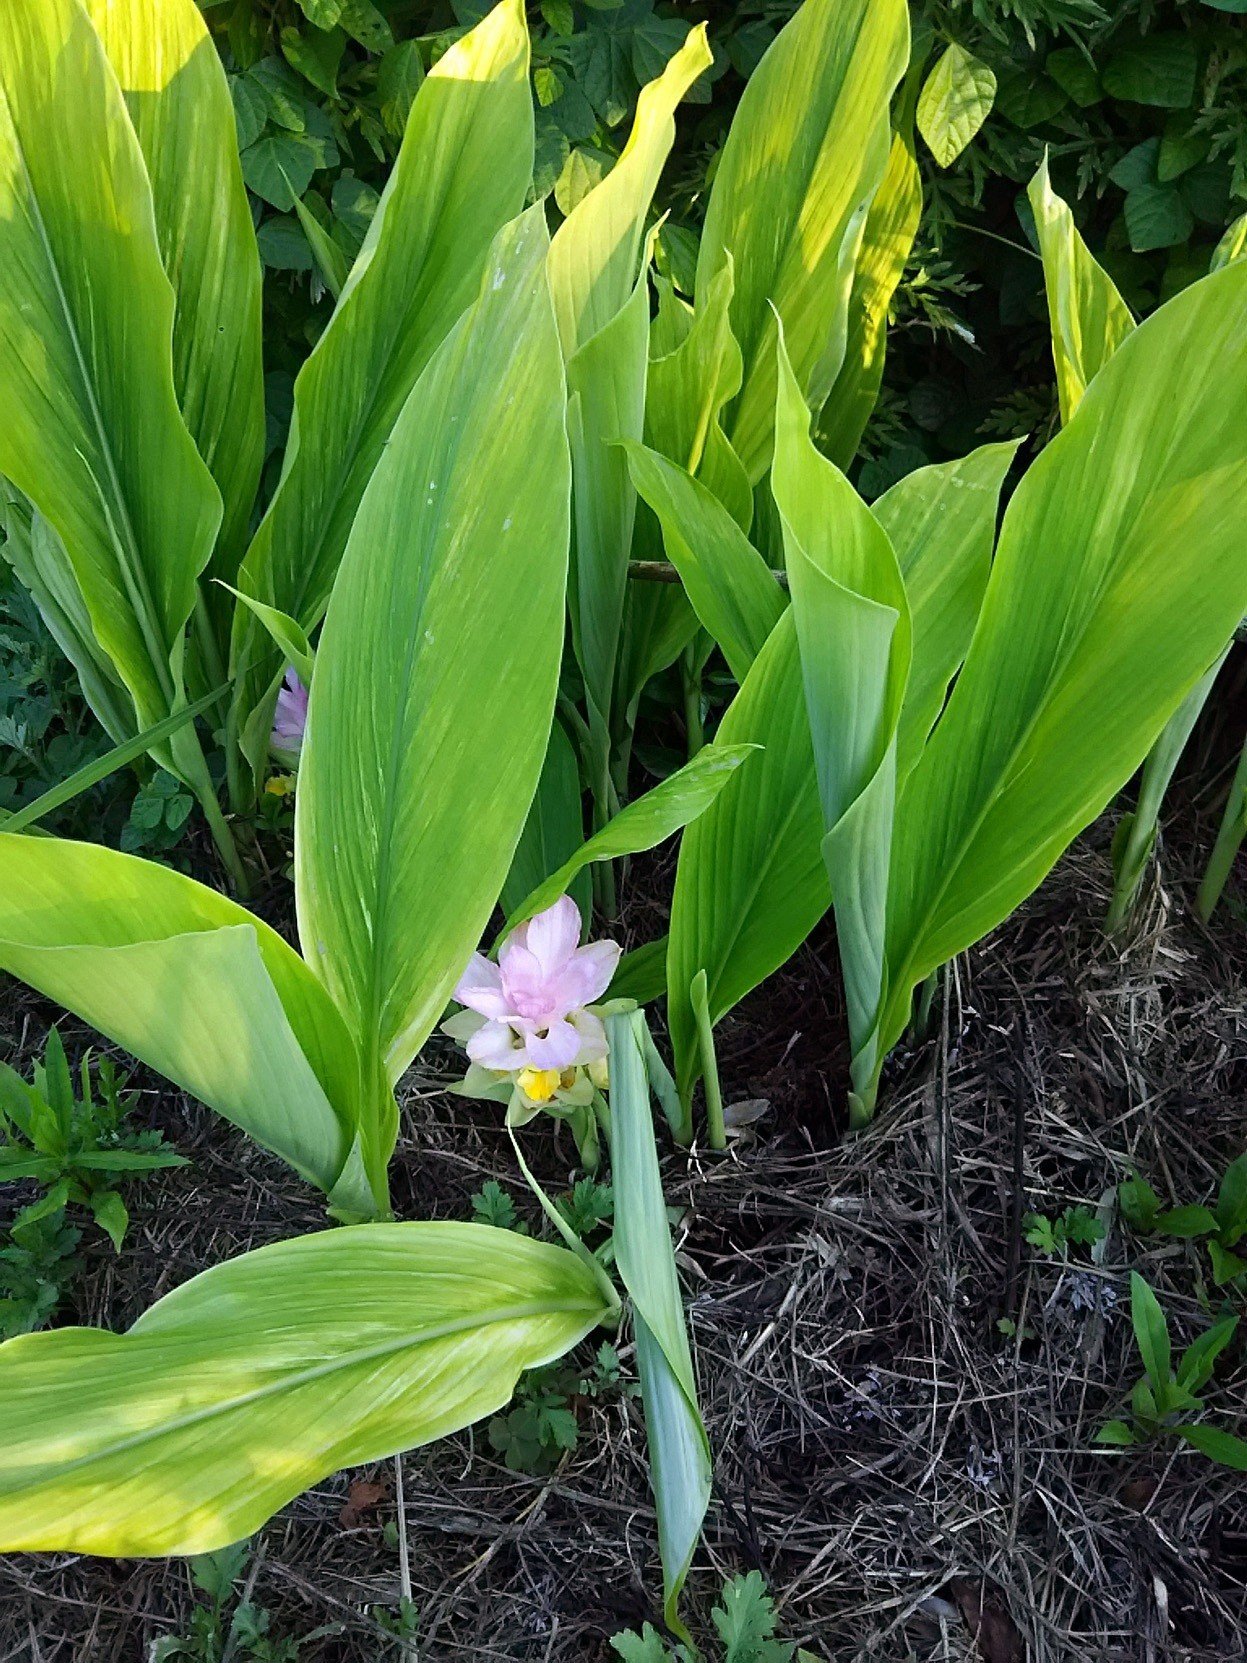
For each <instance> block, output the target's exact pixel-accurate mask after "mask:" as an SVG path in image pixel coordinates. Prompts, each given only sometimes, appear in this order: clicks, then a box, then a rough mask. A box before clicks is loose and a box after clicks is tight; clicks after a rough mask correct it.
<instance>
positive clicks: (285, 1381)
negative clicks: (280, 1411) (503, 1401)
mask: <svg viewBox="0 0 1247 1663" xmlns="http://www.w3.org/2000/svg"><path fill="white" fill-rule="evenodd" d="M153 1308H154V1307H153ZM600 1308H601V1307H600V1302H599V1303H598V1304H594V1303H592V1302H589V1301H584V1300H573V1299H567V1300H551V1301H549V1302H547V1303H543V1304H540V1305H535V1304H526V1305H509V1306H502V1307H500V1308H498V1309H496V1310H493V1311H490V1312H488V1313H486V1314H481V1315H479V1316H472V1317H460V1318H455V1319H452V1320H450V1321H447V1322H442V1323H435V1324H433V1325H432V1326H431V1327H429V1328H427V1329H424V1330H422V1331H421V1332H420V1333H419V1334H417V1335H414V1336H413V1335H411V1334H405V1335H403V1336H402V1337H401V1338H398V1339H394V1340H388V1341H386V1342H384V1343H383V1344H380V1345H375V1346H369V1347H366V1348H365V1349H363V1350H361V1351H356V1352H352V1353H351V1355H350V1356H349V1357H345V1358H344V1357H335V1358H332V1359H331V1360H330V1361H329V1362H326V1363H320V1364H316V1365H314V1366H313V1367H311V1368H304V1369H300V1370H297V1371H296V1372H295V1373H293V1374H290V1375H285V1376H283V1377H282V1378H281V1379H280V1380H275V1381H273V1382H271V1383H270V1384H269V1385H266V1386H258V1387H256V1388H255V1389H254V1390H253V1391H250V1392H243V1393H241V1394H240V1395H238V1396H235V1397H230V1398H228V1399H226V1400H225V1401H223V1402H220V1403H214V1404H210V1405H208V1406H207V1407H205V1408H203V1409H197V1410H195V1411H193V1412H192V1413H190V1414H186V1415H180V1416H178V1417H177V1418H175V1419H173V1420H168V1421H162V1422H161V1423H160V1424H159V1425H158V1426H153V1427H148V1428H146V1429H145V1430H143V1431H141V1432H136V1433H134V1434H132V1435H131V1436H130V1437H128V1438H121V1439H118V1440H117V1441H115V1442H113V1443H110V1444H109V1445H108V1446H107V1447H106V1448H104V1449H101V1450H93V1451H92V1452H91V1453H90V1454H87V1455H81V1456H78V1457H77V1458H76V1459H75V1460H72V1461H66V1462H62V1463H61V1464H59V1465H57V1466H56V1467H55V1468H54V1469H53V1472H54V1475H55V1478H56V1479H57V1480H59V1479H61V1478H63V1477H64V1476H65V1475H67V1474H69V1473H72V1472H77V1471H80V1470H81V1469H83V1468H84V1467H89V1466H92V1465H94V1464H96V1463H98V1462H101V1461H107V1460H110V1459H112V1458H113V1457H115V1456H117V1455H120V1454H124V1453H125V1452H126V1451H127V1450H130V1449H137V1448H141V1447H142V1446H143V1445H145V1444H149V1443H152V1442H153V1441H156V1440H159V1439H162V1438H169V1437H174V1436H176V1435H177V1434H178V1433H179V1432H183V1431H185V1430H187V1429H189V1428H190V1427H193V1426H199V1425H203V1424H204V1423H206V1422H209V1421H212V1420H216V1419H219V1418H220V1417H221V1416H222V1415H230V1414H235V1413H238V1412H240V1411H241V1410H243V1409H245V1408H247V1407H249V1406H250V1405H252V1404H255V1403H261V1402H263V1401H264V1400H265V1399H267V1398H271V1397H278V1396H281V1395H283V1394H284V1393H286V1392H293V1391H298V1390H300V1389H301V1388H302V1387H304V1386H307V1385H310V1384H312V1383H313V1382H314V1381H316V1380H321V1379H324V1378H326V1377H327V1376H330V1375H333V1374H335V1373H338V1372H340V1371H343V1370H347V1369H354V1368H359V1367H362V1366H363V1365H365V1364H367V1363H371V1362H375V1361H378V1360H381V1359H383V1358H386V1357H391V1356H394V1355H395V1354H397V1353H398V1352H401V1351H404V1350H407V1349H415V1348H417V1347H419V1346H422V1345H425V1344H432V1343H433V1342H435V1341H437V1340H441V1339H448V1338H450V1337H452V1336H453V1335H455V1334H462V1333H467V1332H469V1331H471V1330H474V1329H477V1328H487V1327H489V1326H491V1325H493V1324H495V1323H505V1322H514V1321H520V1320H523V1319H524V1318H526V1317H532V1318H536V1317H544V1316H558V1315H560V1314H564V1313H566V1314H568V1315H571V1314H574V1313H579V1314H582V1315H584V1316H586V1317H587V1316H591V1315H592V1314H593V1312H594V1311H595V1310H598V1309H600ZM140 1322H141V1319H140ZM136 1330H137V1331H136ZM170 1332H172V1333H173V1334H174V1335H176V1333H177V1330H176V1328H175V1329H173V1330H172V1331H170V1330H168V1329H164V1328H161V1327H159V1326H156V1327H155V1328H152V1329H142V1328H139V1325H138V1324H136V1327H135V1329H132V1330H131V1332H130V1334H128V1335H122V1336H119V1338H120V1339H121V1341H122V1343H124V1342H125V1341H126V1340H128V1339H130V1338H136V1339H146V1338H148V1337H155V1338H157V1339H164V1338H167V1337H168V1336H169V1335H170ZM47 1482H48V1479H47V1478H44V1477H35V1478H32V1479H31V1480H30V1481H28V1482H27V1483H25V1484H20V1485H18V1486H16V1487H15V1488H13V1489H11V1490H7V1491H0V1495H6V1496H8V1497H12V1496H15V1495H19V1494H21V1492H22V1490H23V1489H28V1488H30V1487H31V1485H32V1484H35V1483H39V1484H46V1483H47Z"/></svg>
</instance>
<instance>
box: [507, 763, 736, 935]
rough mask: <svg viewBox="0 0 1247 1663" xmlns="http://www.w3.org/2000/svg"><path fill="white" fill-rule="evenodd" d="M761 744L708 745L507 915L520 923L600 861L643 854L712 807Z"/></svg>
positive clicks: (510, 926)
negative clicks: (734, 775)
mask: <svg viewBox="0 0 1247 1663" xmlns="http://www.w3.org/2000/svg"><path fill="white" fill-rule="evenodd" d="M755 749H756V747H755V746H752V745H722V744H714V745H705V746H703V747H702V749H701V750H700V751H698V753H697V755H696V756H695V757H694V758H693V760H692V761H691V762H688V763H686V764H685V765H684V767H683V768H679V769H677V770H676V772H675V773H674V774H671V775H670V776H669V777H668V778H667V779H665V780H663V781H662V783H661V784H659V785H656V786H655V787H654V788H653V790H652V791H647V792H646V793H645V795H644V796H643V797H638V798H637V799H636V800H635V801H634V802H631V803H629V804H628V805H627V807H626V808H622V809H621V810H620V811H619V813H618V814H617V815H615V817H614V819H613V820H609V821H607V823H606V825H604V826H603V827H602V829H601V831H600V832H596V833H595V834H594V835H593V836H592V837H591V838H589V840H588V842H586V843H582V844H581V846H580V847H579V848H578V849H577V850H576V851H575V853H574V854H572V855H570V856H569V857H568V859H567V860H566V861H565V862H564V863H563V865H562V866H560V867H559V869H558V871H557V872H553V873H551V875H550V876H549V877H548V878H547V879H546V880H545V882H544V883H542V884H540V885H539V886H538V887H537V888H536V889H534V890H533V892H532V894H531V895H529V896H528V898H527V899H526V900H525V901H524V903H523V905H522V906H520V907H519V908H518V909H517V910H516V912H515V913H514V914H513V915H512V916H511V917H510V918H508V919H507V927H508V929H515V927H516V926H517V925H519V924H522V923H523V922H524V920H525V919H526V918H531V917H532V916H533V914H534V913H537V912H542V911H544V910H545V908H546V907H548V906H552V905H553V903H554V902H555V901H557V900H558V898H559V896H560V895H562V894H563V893H564V892H565V891H566V890H567V889H568V888H570V886H571V884H572V882H573V880H574V879H575V878H576V876H577V875H578V874H579V873H580V872H582V871H584V869H585V867H586V866H590V865H592V863H593V862H594V861H601V860H619V859H621V858H622V857H623V856H625V855H639V854H642V853H644V851H645V850H647V849H653V848H656V847H657V846H658V844H660V843H665V842H666V840H667V838H669V837H673V836H674V835H675V833H676V832H678V831H679V830H680V829H681V828H682V827H684V826H687V825H690V824H691V823H692V822H693V821H694V820H696V819H697V817H698V816H699V815H701V814H704V813H705V812H706V810H707V809H708V808H709V807H710V805H711V803H713V802H714V800H715V798H716V797H717V796H718V795H719V793H720V791H722V790H723V788H724V786H725V785H726V784H727V783H728V781H729V780H730V779H731V777H732V775H733V774H734V773H735V772H736V770H737V768H739V767H740V765H741V763H742V762H745V761H747V760H748V758H749V755H750V753H751V752H752V751H753V750H755Z"/></svg>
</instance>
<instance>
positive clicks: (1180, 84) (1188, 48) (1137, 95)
mask: <svg viewBox="0 0 1247 1663" xmlns="http://www.w3.org/2000/svg"><path fill="white" fill-rule="evenodd" d="M1198 67H1199V60H1198V56H1197V53H1196V49H1195V37H1194V36H1193V35H1191V34H1188V33H1186V32H1185V31H1179V30H1173V31H1171V32H1169V33H1164V34H1156V33H1151V34H1148V35H1145V36H1143V37H1141V38H1140V39H1138V40H1134V41H1130V42H1128V43H1127V44H1126V45H1124V46H1120V47H1118V49H1117V51H1116V52H1114V53H1113V55H1112V57H1111V58H1110V59H1109V60H1108V62H1107V64H1105V66H1104V76H1103V79H1104V90H1105V92H1106V93H1108V95H1109V97H1110V98H1123V99H1127V100H1128V101H1130V102H1131V103H1135V104H1152V105H1156V106H1159V108H1161V109H1165V110H1186V109H1189V108H1190V106H1191V104H1192V103H1193V102H1194V100H1195V78H1196V73H1197V70H1198Z"/></svg>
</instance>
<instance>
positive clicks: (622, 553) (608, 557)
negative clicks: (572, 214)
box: [564, 220, 649, 769]
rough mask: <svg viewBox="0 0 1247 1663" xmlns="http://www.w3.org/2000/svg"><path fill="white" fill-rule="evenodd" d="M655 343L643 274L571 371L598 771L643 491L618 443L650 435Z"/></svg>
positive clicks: (577, 530) (579, 617) (579, 592)
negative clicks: (648, 398) (649, 371)
mask: <svg viewBox="0 0 1247 1663" xmlns="http://www.w3.org/2000/svg"><path fill="white" fill-rule="evenodd" d="M570 224H571V221H570V220H567V221H565V222H564V226H566V225H570ZM648 335H649V286H648V283H647V280H646V274H645V272H644V271H642V273H641V275H640V277H639V278H638V279H637V282H636V286H635V288H634V289H633V291H632V297H631V299H630V300H629V301H628V302H627V304H626V305H625V306H623V307H622V308H621V309H620V310H619V311H618V312H617V313H616V314H615V316H614V317H613V318H612V319H611V321H610V322H609V323H607V324H606V325H604V327H603V328H601V329H600V330H599V331H598V332H597V334H596V335H594V336H592V337H591V339H589V340H588V341H586V342H585V344H584V345H583V346H582V347H581V348H580V349H579V350H578V351H577V352H576V353H575V354H574V355H573V356H572V358H571V359H570V360H569V362H568V365H567V392H568V405H567V433H568V439H569V441H570V443H571V456H572V477H573V479H574V481H575V490H574V492H573V497H572V528H573V537H572V563H571V571H570V574H569V579H568V606H569V608H570V611H571V625H572V642H573V645H574V647H575V650H576V658H577V661H578V662H579V664H580V669H581V673H582V675H583V677H584V683H585V696H586V700H587V703H588V708H589V726H590V731H591V733H592V735H593V738H594V748H595V750H596V752H597V767H598V769H600V768H601V767H603V766H604V765H605V758H606V755H607V751H608V746H609V723H610V709H611V690H612V687H613V685H614V680H615V669H616V664H617V661H618V654H619V637H620V632H621V630H622V628H623V612H624V599H625V594H626V590H627V586H628V554H629V550H630V549H631V547H632V532H633V523H634V519H635V515H636V492H635V491H634V489H633V487H632V482H631V480H630V479H629V477H628V464H627V460H626V459H625V457H624V455H623V452H622V451H621V450H620V449H619V446H618V442H617V441H619V440H623V439H637V438H639V437H640V435H641V432H642V429H643V424H644V419H645V347H646V341H647V339H648Z"/></svg>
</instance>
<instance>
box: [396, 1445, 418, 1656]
mask: <svg viewBox="0 0 1247 1663" xmlns="http://www.w3.org/2000/svg"><path fill="white" fill-rule="evenodd" d="M394 1510H395V1512H396V1513H397V1514H398V1589H399V1593H400V1594H401V1595H402V1597H403V1600H404V1601H405V1604H404V1606H403V1614H404V1615H405V1614H406V1613H407V1612H408V1611H410V1610H411V1608H412V1606H413V1605H414V1604H415V1601H414V1600H413V1599H412V1597H411V1553H410V1551H409V1549H408V1546H407V1497H406V1493H405V1491H404V1488H403V1458H402V1456H401V1455H396V1456H395V1457H394ZM402 1655H403V1656H404V1657H408V1658H411V1659H412V1663H415V1659H416V1657H417V1656H418V1655H419V1654H418V1653H417V1651H416V1642H415V1639H414V1638H413V1637H411V1636H407V1637H406V1638H404V1639H403V1641H402Z"/></svg>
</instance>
